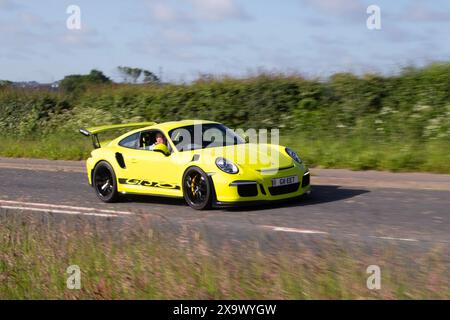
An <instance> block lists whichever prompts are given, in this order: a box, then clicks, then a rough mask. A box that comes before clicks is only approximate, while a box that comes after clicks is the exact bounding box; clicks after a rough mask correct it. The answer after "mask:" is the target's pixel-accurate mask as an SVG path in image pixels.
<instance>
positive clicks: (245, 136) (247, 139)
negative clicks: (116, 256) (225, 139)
mask: <svg viewBox="0 0 450 320" xmlns="http://www.w3.org/2000/svg"><path fill="white" fill-rule="evenodd" d="M242 138H244V141H245V143H249V142H250V137H249V136H248V135H246V134H244V135H242Z"/></svg>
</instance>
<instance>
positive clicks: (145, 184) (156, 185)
mask: <svg viewBox="0 0 450 320" xmlns="http://www.w3.org/2000/svg"><path fill="white" fill-rule="evenodd" d="M119 183H120V184H131V185H141V186H143V187H153V188H163V189H175V190H179V189H180V186H177V185H175V184H170V183H165V182H164V183H160V182H156V181H147V180H141V179H125V178H119Z"/></svg>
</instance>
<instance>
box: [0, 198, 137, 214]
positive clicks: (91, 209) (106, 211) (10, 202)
mask: <svg viewBox="0 0 450 320" xmlns="http://www.w3.org/2000/svg"><path fill="white" fill-rule="evenodd" d="M3 203H5V204H16V205H25V206H31V207H47V208H59V209H72V210H80V211H94V212H102V213H112V214H116V215H117V214H123V215H130V214H134V213H133V212H128V211H116V210H105V209H96V208H88V207H75V206H68V205H62V204H50V203H37V202H22V201H12V200H0V204H3Z"/></svg>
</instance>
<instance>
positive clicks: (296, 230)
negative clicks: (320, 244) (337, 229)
mask: <svg viewBox="0 0 450 320" xmlns="http://www.w3.org/2000/svg"><path fill="white" fill-rule="evenodd" d="M262 227H263V228H268V229H271V230H272V231H281V232H294V233H304V234H328V232H324V231H317V230H306V229H296V228H286V227H278V226H262Z"/></svg>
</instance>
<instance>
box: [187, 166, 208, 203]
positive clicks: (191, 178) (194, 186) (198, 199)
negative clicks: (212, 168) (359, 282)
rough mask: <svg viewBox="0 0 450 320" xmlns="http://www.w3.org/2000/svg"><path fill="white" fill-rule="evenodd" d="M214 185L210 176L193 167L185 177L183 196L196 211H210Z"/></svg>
mask: <svg viewBox="0 0 450 320" xmlns="http://www.w3.org/2000/svg"><path fill="white" fill-rule="evenodd" d="M212 194H213V190H212V184H211V182H210V179H209V177H208V175H207V174H206V173H205V172H204V171H203V170H202V169H200V168H198V167H191V168H189V169H187V170H186V172H185V173H184V175H183V196H184V199H185V200H186V202H187V204H188V205H189V206H190V207H191V208H193V209H196V210H204V209H209V208H210V207H211V202H212Z"/></svg>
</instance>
